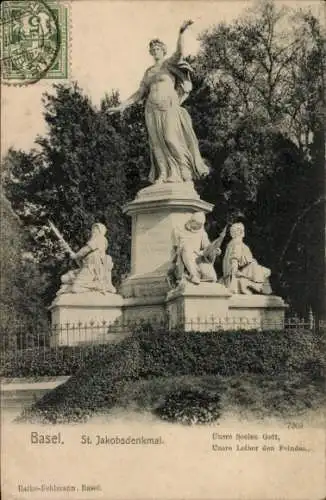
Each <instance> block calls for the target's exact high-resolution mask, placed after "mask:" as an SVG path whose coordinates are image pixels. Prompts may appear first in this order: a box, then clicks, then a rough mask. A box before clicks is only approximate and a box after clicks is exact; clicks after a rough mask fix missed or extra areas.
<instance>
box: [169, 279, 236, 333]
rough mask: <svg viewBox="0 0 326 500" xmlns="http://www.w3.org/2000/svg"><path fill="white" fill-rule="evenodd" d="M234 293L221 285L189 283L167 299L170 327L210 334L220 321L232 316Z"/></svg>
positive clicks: (170, 293) (170, 294)
mask: <svg viewBox="0 0 326 500" xmlns="http://www.w3.org/2000/svg"><path fill="white" fill-rule="evenodd" d="M230 297H231V293H230V292H229V291H228V289H227V288H226V287H225V286H224V285H221V284H220V283H204V282H202V283H200V285H193V284H192V283H189V282H185V283H184V284H182V285H181V286H179V287H178V288H176V289H174V290H171V291H170V292H169V293H168V294H167V297H166V308H167V313H168V318H169V327H170V328H176V327H179V328H182V329H183V330H185V331H191V330H196V331H209V330H211V329H212V328H213V327H214V325H215V324H217V323H218V321H219V319H220V318H226V317H227V316H228V303H229V299H230Z"/></svg>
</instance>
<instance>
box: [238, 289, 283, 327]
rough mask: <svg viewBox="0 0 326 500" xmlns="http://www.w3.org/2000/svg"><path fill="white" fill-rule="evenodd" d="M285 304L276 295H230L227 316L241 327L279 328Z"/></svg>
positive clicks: (281, 324)
mask: <svg viewBox="0 0 326 500" xmlns="http://www.w3.org/2000/svg"><path fill="white" fill-rule="evenodd" d="M287 308H288V306H287V304H286V303H285V302H284V300H283V299H282V298H281V297H278V296H277V295H254V294H253V295H232V298H231V299H230V301H229V317H230V318H232V319H233V320H234V321H235V322H239V323H241V325H242V327H243V328H245V329H248V328H250V329H251V328H255V325H256V326H257V328H260V329H264V330H269V329H276V330H281V329H283V327H284V315H285V310H286V309H287Z"/></svg>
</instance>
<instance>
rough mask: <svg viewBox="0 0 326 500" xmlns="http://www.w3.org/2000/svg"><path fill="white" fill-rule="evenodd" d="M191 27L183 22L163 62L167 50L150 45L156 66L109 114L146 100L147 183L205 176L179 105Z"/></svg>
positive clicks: (187, 85)
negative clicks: (174, 46) (173, 47)
mask: <svg viewBox="0 0 326 500" xmlns="http://www.w3.org/2000/svg"><path fill="white" fill-rule="evenodd" d="M192 23H193V21H190V20H189V21H185V22H184V23H183V24H182V26H181V28H180V31H179V37H178V41H177V49H176V51H175V53H174V54H173V55H172V56H171V57H169V58H166V59H165V57H164V56H165V55H166V46H165V44H164V43H163V42H161V41H160V40H158V39H155V40H152V41H151V42H150V44H149V51H150V54H151V55H152V56H153V58H154V61H155V64H154V65H153V66H151V67H150V68H148V69H147V70H146V72H145V74H144V77H143V79H142V81H141V84H140V87H139V89H138V90H137V92H135V93H134V94H133V95H132V96H131V97H129V99H127V100H126V101H125V102H123V103H121V104H120V105H119V106H117V107H114V108H109V109H108V112H109V113H114V112H117V111H120V112H123V111H124V110H125V109H126V108H127V107H129V106H131V105H132V104H134V103H136V102H139V101H141V100H145V102H146V104H145V123H146V127H147V131H148V136H149V145H150V155H151V169H150V173H149V181H150V182H152V183H153V182H156V183H159V182H188V181H192V180H193V179H198V178H200V177H202V176H204V175H207V174H208V167H207V166H206V165H205V163H204V161H203V159H202V157H201V155H200V152H199V148H198V141H197V138H196V135H195V132H194V130H193V127H192V122H191V118H190V116H189V113H188V112H187V110H186V109H184V108H183V107H182V106H181V104H182V103H183V101H184V100H185V99H186V98H187V96H188V95H189V93H190V91H191V88H192V85H191V81H190V73H191V72H192V71H193V70H192V68H191V66H190V65H189V64H188V63H187V62H186V61H185V60H184V59H183V57H184V32H185V30H186V29H187V28H188V27H189V26H190V25H191V24H192Z"/></svg>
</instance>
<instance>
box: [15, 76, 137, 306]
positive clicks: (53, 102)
mask: <svg viewBox="0 0 326 500" xmlns="http://www.w3.org/2000/svg"><path fill="white" fill-rule="evenodd" d="M55 91H56V93H55V94H45V95H44V107H45V113H44V118H45V121H46V123H47V125H48V134H47V136H45V137H39V138H38V139H37V141H36V142H37V144H38V145H39V146H40V151H39V152H36V151H31V152H30V153H24V152H21V151H19V152H16V151H10V152H9V155H8V157H7V160H6V162H7V165H9V167H8V169H9V171H10V175H9V176H8V177H7V181H6V190H7V193H8V196H9V198H10V200H11V202H12V204H13V207H14V209H15V210H16V211H17V213H18V214H19V215H20V217H21V218H22V220H23V221H24V222H25V223H26V224H28V225H29V227H30V228H31V230H32V232H33V235H34V238H35V250H36V252H35V254H36V255H37V258H38V260H39V262H40V263H41V265H42V269H44V270H46V271H47V272H50V273H51V275H52V280H51V282H52V283H51V285H49V290H48V301H50V300H51V299H52V298H53V295H54V292H55V290H57V289H58V285H59V283H58V279H59V276H60V274H61V273H62V272H64V271H65V269H66V268H67V265H68V263H67V261H66V260H64V259H61V260H58V250H59V249H58V245H57V244H56V242H55V240H53V235H51V234H50V233H49V232H48V231H47V229H46V224H47V220H48V219H50V220H52V221H53V222H54V223H55V224H56V225H57V227H58V228H59V229H60V230H61V231H62V233H63V235H64V237H65V238H66V239H67V241H69V243H70V244H71V245H72V247H73V248H74V249H77V248H78V247H80V246H81V245H82V244H84V242H85V239H86V238H87V236H88V232H89V231H90V228H91V225H92V224H93V223H94V222H103V223H104V224H106V226H107V227H108V239H109V253H110V254H111V255H112V257H113V261H114V263H115V268H114V274H113V277H114V279H115V281H117V280H118V279H119V278H120V277H121V275H122V274H124V273H125V272H126V271H127V269H128V263H129V246H128V242H129V239H130V236H129V235H130V230H129V225H128V221H126V219H125V217H124V216H123V214H122V206H123V204H124V203H125V202H126V200H127V194H126V172H125V162H126V157H127V148H126V141H125V140H124V138H123V136H122V134H121V133H119V131H117V130H116V128H115V127H114V126H113V125H112V123H111V121H110V118H109V117H108V116H107V115H106V114H105V113H104V112H103V110H101V111H100V112H98V111H96V110H95V108H94V107H93V106H92V104H91V102H90V100H89V98H88V97H87V96H85V95H84V94H83V93H82V91H81V89H80V88H79V87H78V86H77V85H76V84H74V85H73V86H71V87H69V86H65V85H55ZM114 98H115V96H112V99H114Z"/></svg>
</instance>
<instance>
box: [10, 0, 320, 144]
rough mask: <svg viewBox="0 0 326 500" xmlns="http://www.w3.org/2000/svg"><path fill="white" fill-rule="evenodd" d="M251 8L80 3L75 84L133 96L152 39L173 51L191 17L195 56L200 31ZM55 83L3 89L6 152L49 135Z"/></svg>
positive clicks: (314, 0) (95, 94)
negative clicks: (49, 95)
mask: <svg viewBox="0 0 326 500" xmlns="http://www.w3.org/2000/svg"><path fill="white" fill-rule="evenodd" d="M279 3H280V4H283V5H287V6H290V7H303V8H304V7H308V6H311V7H312V9H313V11H314V13H315V15H321V3H322V0H311V1H305V0H284V1H281V0H280V1H279ZM251 4H252V1H251V0H242V1H238V0H211V1H205V0H196V1H191V0H187V1H185V0H184V1H180V0H172V1H165V0H156V1H155V0H130V1H119V0H74V1H72V3H71V7H70V18H71V53H70V56H71V61H70V80H71V81H74V80H76V81H78V83H79V85H80V86H81V88H82V89H83V90H84V91H85V92H86V93H87V94H89V95H90V96H91V98H92V101H93V103H94V104H99V102H100V99H101V98H102V97H103V96H104V94H105V92H110V91H111V90H112V89H119V90H120V92H121V96H122V98H125V97H128V95H129V94H131V93H132V92H133V91H134V90H136V89H137V86H138V83H139V81H140V79H141V78H142V75H143V73H144V71H145V69H146V68H147V67H148V66H149V65H150V64H152V59H151V57H150V55H149V54H148V48H147V47H148V42H149V40H150V39H152V38H160V39H162V40H164V41H165V43H166V44H167V45H168V48H169V51H170V52H171V51H172V50H173V49H174V46H175V41H176V37H177V32H178V28H179V26H180V24H181V23H182V21H183V20H185V19H189V18H191V19H193V20H194V21H195V24H194V25H193V26H192V27H191V28H190V29H191V32H189V35H188V47H189V52H191V53H194V52H195V51H196V48H197V47H198V44H197V42H196V36H197V34H198V33H200V32H201V31H203V30H204V29H206V28H209V26H210V25H212V24H216V23H218V22H220V21H226V22H229V21H232V20H233V19H234V18H236V17H238V16H239V14H240V13H241V12H242V11H243V10H244V9H245V8H248V7H249V6H250V5H251ZM59 81H60V80H56V82H59ZM61 81H62V82H63V81H64V80H61ZM52 83H54V81H53V80H52V81H49V80H43V81H41V82H38V83H36V84H33V85H29V86H27V87H8V86H2V107H1V114H2V127H1V142H2V144H1V151H2V154H5V153H6V151H7V149H8V147H10V146H14V147H15V148H22V149H29V148H31V147H32V146H33V141H34V139H35V137H36V135H37V134H43V133H44V132H45V131H46V129H45V124H44V120H43V117H42V105H41V96H42V93H43V92H44V91H48V90H50V89H51V85H52Z"/></svg>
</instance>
